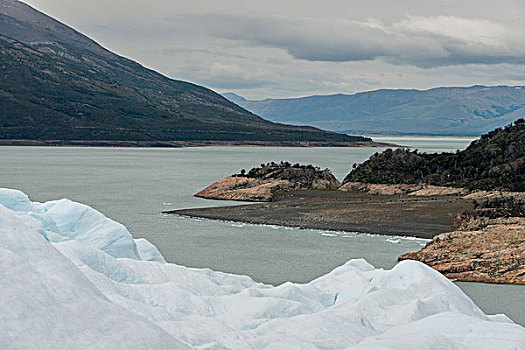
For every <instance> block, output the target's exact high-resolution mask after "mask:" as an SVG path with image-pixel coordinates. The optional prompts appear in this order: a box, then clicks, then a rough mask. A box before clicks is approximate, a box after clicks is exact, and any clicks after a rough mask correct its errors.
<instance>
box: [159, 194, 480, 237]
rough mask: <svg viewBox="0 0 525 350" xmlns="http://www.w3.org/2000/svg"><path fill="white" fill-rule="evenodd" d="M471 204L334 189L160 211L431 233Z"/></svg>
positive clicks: (236, 219) (384, 231) (391, 233)
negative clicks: (269, 200) (272, 199)
mask: <svg viewBox="0 0 525 350" xmlns="http://www.w3.org/2000/svg"><path fill="white" fill-rule="evenodd" d="M472 208H473V203H472V201H471V200H466V199H463V198H461V197H457V196H433V197H407V196H401V195H389V196H385V195H369V194H364V193H351V192H341V191H336V190H303V191H294V192H290V193H286V194H283V195H281V196H280V197H279V198H277V199H276V200H275V201H273V202H265V203H260V204H243V205H237V206H227V207H224V206H216V207H207V208H194V209H178V210H169V211H164V212H163V213H164V214H174V215H179V216H185V217H191V218H202V219H212V220H221V221H231V222H242V223H247V224H255V225H274V226H283V227H295V228H302V229H314V230H326V231H344V232H357V233H365V234H375V235H387V236H399V237H415V238H422V239H431V238H433V237H434V236H436V235H438V234H440V233H445V232H449V231H450V225H451V223H452V221H453V220H454V218H455V216H456V215H457V214H458V213H461V212H463V211H466V210H469V209H472Z"/></svg>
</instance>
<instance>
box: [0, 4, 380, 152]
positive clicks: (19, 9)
mask: <svg viewBox="0 0 525 350" xmlns="http://www.w3.org/2000/svg"><path fill="white" fill-rule="evenodd" d="M0 52H1V55H0V75H1V77H2V79H0V139H3V140H7V139H8V140H21V139H25V140H90V141H94V140H95V141H96V140H115V141H129V140H135V141H152V140H159V141H197V142H199V141H224V142H227V141H254V142H262V143H264V142H277V143H279V142H289V143H294V142H298V141H305V142H320V143H332V142H337V143H349V142H355V141H358V142H368V141H370V139H368V138H362V137H350V136H347V135H342V134H336V133H331V132H325V131H322V130H319V129H316V128H312V127H296V126H290V125H283V124H275V123H272V122H270V121H267V120H264V119H262V118H260V117H258V116H256V115H254V114H252V113H250V112H248V111H246V110H245V109H243V108H241V107H239V106H237V105H236V104H234V103H232V102H230V101H228V100H226V99H225V98H223V97H222V96H220V95H219V94H216V93H215V92H213V91H211V90H209V89H207V88H204V87H201V86H198V85H195V84H191V83H187V82H184V81H178V80H173V79H169V78H167V77H165V76H163V75H161V74H159V73H157V72H155V71H153V70H150V69H147V68H145V67H143V66H141V65H140V64H138V63H136V62H134V61H132V60H129V59H127V58H124V57H121V56H118V55H116V54H114V53H112V52H110V51H108V50H106V49H105V48H103V47H102V46H100V45H99V44H97V43H96V42H95V41H93V40H91V39H90V38H88V37H86V36H84V35H82V34H80V33H79V32H77V31H75V30H74V29H72V28H70V27H68V26H66V25H64V24H62V23H60V22H58V21H56V20H54V19H53V18H51V17H49V16H47V15H45V14H43V13H41V12H39V11H37V10H35V9H33V8H32V7H30V6H28V5H26V4H24V3H22V2H19V1H17V0H0Z"/></svg>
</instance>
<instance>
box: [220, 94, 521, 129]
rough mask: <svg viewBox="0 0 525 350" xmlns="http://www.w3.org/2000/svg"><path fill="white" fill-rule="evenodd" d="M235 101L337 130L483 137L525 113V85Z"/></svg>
mask: <svg viewBox="0 0 525 350" xmlns="http://www.w3.org/2000/svg"><path fill="white" fill-rule="evenodd" d="M228 98H229V97H228ZM235 102H236V103H238V104H239V105H240V106H242V107H244V108H246V109H247V110H249V111H251V112H253V113H255V114H257V115H260V116H262V117H263V118H267V119H269V120H271V121H274V122H280V123H290V124H301V125H312V126H316V127H319V128H323V129H326V130H332V131H338V132H351V133H354V132H356V133H360V134H369V135H373V134H394V135H395V134H405V135H406V134H420V135H462V136H479V135H481V134H483V133H486V132H488V131H490V130H492V129H494V128H496V127H501V126H503V125H507V124H509V123H512V122H513V121H515V120H517V119H518V118H520V117H521V118H522V117H524V116H525V87H519V86H517V87H511V86H494V87H487V86H472V87H466V88H463V87H442V88H436V89H430V90H424V91H421V90H376V91H370V92H363V93H358V94H355V95H342V94H340V95H329V96H310V97H303V98H292V99H266V100H261V101H250V100H248V101H242V100H239V99H237V100H235Z"/></svg>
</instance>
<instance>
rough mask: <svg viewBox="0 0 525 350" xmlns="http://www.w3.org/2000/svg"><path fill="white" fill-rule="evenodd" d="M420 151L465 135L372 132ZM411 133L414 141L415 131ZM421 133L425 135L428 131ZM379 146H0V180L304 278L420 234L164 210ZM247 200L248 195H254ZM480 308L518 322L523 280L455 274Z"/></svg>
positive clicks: (266, 272)
mask: <svg viewBox="0 0 525 350" xmlns="http://www.w3.org/2000/svg"><path fill="white" fill-rule="evenodd" d="M377 139H378V141H384V142H395V143H397V144H402V145H405V146H409V147H412V148H418V149H419V150H420V151H421V152H435V151H455V150H456V149H462V148H464V147H466V146H467V145H468V143H469V142H470V141H471V139H463V138H458V139H451V138H446V139H445V138H443V139H441V138H424V140H418V139H419V138H404V139H400V138H395V140H393V139H390V138H377ZM414 139H415V140H414ZM427 139H429V140H427ZM381 150H382V148H369V147H359V148H282V147H270V148H262V147H208V148H183V149H162V148H160V149H154V148H142V149H141V148H69V147H64V148H60V147H56V148H53V147H0V162H1V163H0V164H2V167H1V170H0V181H1V182H0V186H1V187H8V188H17V189H20V190H22V191H24V192H25V193H27V194H28V195H29V196H30V197H31V199H32V200H36V201H47V200H52V199H58V198H64V197H65V198H69V199H71V200H75V201H78V202H82V203H85V204H88V205H90V206H92V207H94V208H96V209H97V210H99V211H101V212H103V213H104V214H105V215H106V216H108V217H110V218H112V219H114V220H116V221H119V222H121V223H123V224H124V225H125V226H126V227H127V228H128V229H129V230H130V232H131V233H132V234H133V235H134V237H136V238H138V237H144V238H147V239H148V240H149V241H151V242H152V243H153V244H155V245H156V246H157V247H158V248H159V250H160V251H161V252H162V254H163V255H164V257H165V258H166V260H167V261H169V262H173V263H176V264H180V265H184V266H189V267H199V268H211V269H213V270H218V271H225V272H231V273H236V274H244V275H248V276H250V277H252V278H253V279H255V280H257V281H261V282H266V283H271V284H280V283H283V282H284V281H293V282H307V281H310V280H312V279H314V278H316V277H318V276H321V275H323V274H326V273H327V272H329V271H331V270H332V269H333V268H335V267H337V266H339V265H341V264H343V263H344V262H346V261H347V260H349V259H353V258H365V259H366V260H367V261H369V262H370V263H372V264H373V265H374V266H376V267H382V268H391V267H392V266H394V265H395V263H396V258H397V256H399V255H401V254H403V253H405V252H408V251H415V250H418V249H420V248H421V245H423V244H424V243H425V241H423V240H417V239H406V238H393V237H385V236H372V235H364V234H355V233H349V232H326V231H319V230H300V229H291V228H284V227H273V226H262V225H245V224H239V223H228V222H219V221H210V220H195V219H189V218H182V217H177V216H171V215H163V214H161V212H162V211H164V210H169V209H179V208H191V207H203V206H216V205H235V204H239V202H228V201H220V202H217V201H209V200H204V199H200V198H196V197H193V194H194V193H195V192H197V191H198V190H200V189H202V188H204V187H206V186H207V185H209V184H211V183H212V182H214V181H216V180H218V179H219V178H222V177H224V176H227V175H231V174H232V173H236V172H238V171H240V169H243V168H244V169H247V170H248V169H249V168H251V167H253V166H257V165H259V164H260V163H265V162H269V161H276V162H279V161H281V160H286V161H290V162H292V163H296V162H298V163H304V164H314V165H317V166H320V167H322V168H325V167H327V168H330V169H331V170H332V171H333V173H334V175H335V176H336V177H337V178H339V179H340V180H341V179H343V178H344V176H345V175H346V174H347V173H348V172H349V170H350V169H351V167H352V164H354V163H360V162H363V161H364V160H366V159H368V157H369V156H370V155H371V154H373V153H375V152H378V151H381ZM254 205H256V204H254ZM458 286H459V287H460V288H462V289H463V290H464V291H465V292H466V293H467V294H468V295H470V296H471V297H472V298H473V300H474V301H475V302H476V303H477V304H478V305H479V306H480V307H481V308H482V309H483V310H484V311H485V312H487V313H489V314H494V313H505V314H507V315H508V316H510V317H511V318H513V319H514V320H515V321H517V322H520V323H521V324H525V309H524V306H523V305H525V293H524V292H525V286H508V285H485V284H479V283H458Z"/></svg>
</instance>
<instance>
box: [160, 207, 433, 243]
mask: <svg viewBox="0 0 525 350" xmlns="http://www.w3.org/2000/svg"><path fill="white" fill-rule="evenodd" d="M180 210H187V209H180ZM162 214H165V215H176V216H179V217H181V218H184V219H190V220H197V221H201V220H209V221H217V222H221V223H225V224H243V225H248V226H262V227H269V228H277V229H280V228H284V229H288V230H314V231H316V230H317V231H319V232H320V233H321V234H324V233H327V234H329V235H333V236H337V235H338V234H355V235H364V236H373V237H389V238H395V239H404V240H414V241H421V242H430V241H431V239H430V238H421V237H416V236H401V235H399V234H379V233H370V232H357V231H343V230H333V229H323V228H313V227H300V226H289V225H274V224H261V223H255V222H247V221H238V220H223V219H213V218H204V217H201V216H190V215H185V214H171V213H168V212H162Z"/></svg>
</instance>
